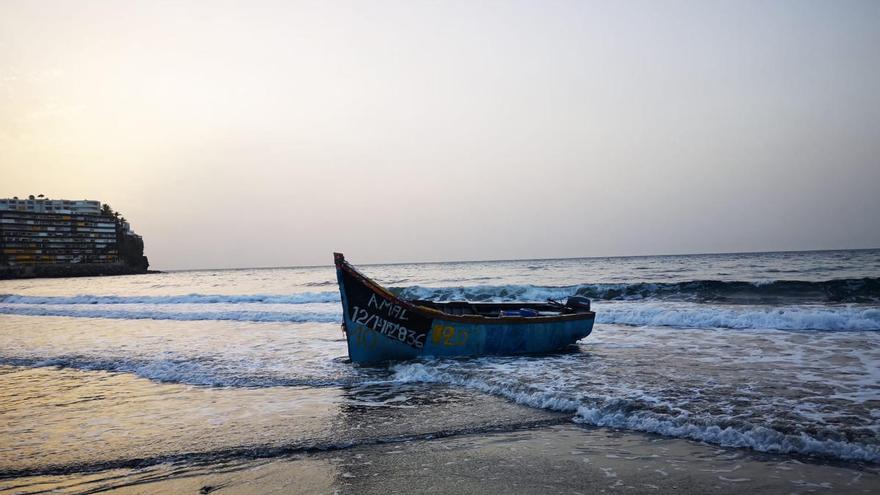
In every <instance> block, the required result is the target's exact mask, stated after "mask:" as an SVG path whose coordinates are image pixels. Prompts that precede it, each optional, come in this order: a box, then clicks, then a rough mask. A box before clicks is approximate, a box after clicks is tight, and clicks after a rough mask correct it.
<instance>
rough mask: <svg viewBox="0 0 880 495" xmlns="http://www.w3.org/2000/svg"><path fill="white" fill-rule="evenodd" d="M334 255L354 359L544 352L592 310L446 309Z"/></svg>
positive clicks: (587, 325)
mask: <svg viewBox="0 0 880 495" xmlns="http://www.w3.org/2000/svg"><path fill="white" fill-rule="evenodd" d="M334 261H335V263H336V276H337V280H338V282H339V291H340V294H341V296H342V311H343V325H344V328H345V333H346V340H347V342H348V355H349V357H350V358H351V360H352V362H355V363H359V364H371V363H379V362H384V361H398V360H408V359H414V358H418V357H465V356H483V355H505V354H536V353H546V352H552V351H556V350H559V349H562V348H564V347H566V346H569V345H571V344H573V343H574V342H576V341H578V340H579V339H582V338H584V337H586V336H587V335H589V334H590V332H591V331H592V330H593V322H594V320H595V316H596V314H595V313H594V312H592V311H579V312H576V313H571V314H557V315H552V316H509V317H508V316H504V317H488V316H483V315H476V314H474V315H454V314H448V313H445V312H443V311H441V310H439V309H435V308H431V307H428V306H422V305H417V304H414V303H413V302H411V301H407V300H405V299H401V298H399V297H397V296H396V295H394V294H392V293H391V292H389V291H388V290H387V289H385V288H384V287H382V286H380V285H379V284H377V283H376V282H374V281H372V280H370V279H369V278H368V277H366V276H365V275H363V274H362V273H360V272H359V271H358V270H357V269H356V268H354V267H353V266H351V265H350V264H349V263H348V262H347V261H345V258H344V257H343V255H342V254H340V253H334ZM529 304H530V303H521V304H520V303H517V304H514V305H513V306H517V305H523V306H526V305H529ZM531 304H532V305H535V306H537V305H543V303H537V304H535V303H531Z"/></svg>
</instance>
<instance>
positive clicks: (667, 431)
mask: <svg viewBox="0 0 880 495" xmlns="http://www.w3.org/2000/svg"><path fill="white" fill-rule="evenodd" d="M392 370H393V371H394V379H395V380H396V381H400V382H424V383H440V384H446V385H455V386H463V387H467V388H471V389H474V390H478V391H481V392H485V393H489V394H492V395H497V396H501V397H505V398H507V399H510V400H512V401H514V402H516V403H518V404H521V405H525V406H529V407H535V408H540V409H549V410H554V411H561V412H569V413H573V414H574V418H573V421H575V422H577V423H582V424H588V425H592V426H603V427H611V428H620V429H627V430H634V431H642V432H648V433H656V434H659V435H664V436H669V437H677V438H687V439H691V440H697V441H702V442H708V443H713V444H716V445H721V446H724V447H745V448H750V449H753V450H757V451H760V452H771V453H785V454H788V453H798V454H804V455H812V456H820V457H830V458H837V459H846V460H858V461H867V462H872V463H876V462H880V446H878V445H876V444H873V443H862V442H858V441H848V440H842V439H839V438H818V437H817V436H814V435H811V434H808V433H806V432H803V431H800V432H798V431H792V432H782V431H778V430H775V429H773V428H768V427H765V426H761V425H755V424H750V423H748V422H746V421H738V422H737V421H732V420H729V419H726V418H724V417H719V416H711V415H708V414H700V413H697V414H688V413H687V412H684V411H679V412H678V414H674V413H672V412H671V411H667V412H662V411H654V410H651V407H650V403H649V402H648V403H645V402H642V401H634V400H627V399H614V398H610V399H609V398H605V399H601V398H591V397H589V396H586V395H584V394H581V393H577V394H570V393H566V392H565V391H562V390H557V389H556V388H555V387H554V385H553V384H544V385H545V386H535V385H534V384H531V382H530V381H528V380H517V379H516V378H512V379H504V378H499V377H497V376H490V377H488V378H486V377H482V376H480V375H479V373H475V372H472V371H471V372H468V371H464V372H457V371H450V369H449V368H446V367H435V366H432V365H431V363H408V364H398V365H396V366H394V367H393V368H392Z"/></svg>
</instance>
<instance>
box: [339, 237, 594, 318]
mask: <svg viewBox="0 0 880 495" xmlns="http://www.w3.org/2000/svg"><path fill="white" fill-rule="evenodd" d="M334 262H335V264H336V269H337V270H340V269H341V270H345V271H346V272H348V273H349V274H350V275H352V276H354V277H355V278H356V279H358V281H360V282H361V283H363V284H364V285H366V286H367V287H368V288H369V289H370V290H372V291H373V292H377V293H379V294H381V295H382V296H383V297H386V298H388V299H391V300H392V301H393V302H394V303H395V304H399V305H401V306H403V307H405V308H406V309H408V310H410V311H413V312H416V313H421V314H422V315H424V316H425V317H428V318H434V319H440V320H446V321H455V322H462V323H479V324H483V325H506V324H536V323H556V322H570V321H580V320H590V319H595V318H596V313H595V312H594V311H584V312H581V313H571V314H567V315H563V314H559V315H554V316H498V317H493V316H482V315H453V314H449V313H445V312H443V311H440V310H438V309H434V308H429V307H426V306H419V305H417V304H413V303H412V302H410V301H408V300H406V299H403V298H401V297H399V296H397V295H395V294H393V293H392V292H391V291H389V290H388V289H386V288H385V287H383V286H381V285H379V284H378V283H377V282H375V281H374V280H372V279H371V278H369V277H367V276H366V275H364V274H363V273H361V272H360V271H359V270H358V269H357V268H355V267H354V266H352V265H351V264H350V263H349V262H348V261H346V260H345V258H344V257H343V255H342V254H339V253H334ZM343 290H345V289H344V288H343ZM536 302H537V301H536ZM523 303H524V304H528V302H525V301H523Z"/></svg>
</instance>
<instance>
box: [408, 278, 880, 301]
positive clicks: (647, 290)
mask: <svg viewBox="0 0 880 495" xmlns="http://www.w3.org/2000/svg"><path fill="white" fill-rule="evenodd" d="M393 290H394V291H395V292H396V293H398V294H400V295H401V296H402V297H405V298H408V299H431V300H439V301H451V300H469V301H510V300H523V301H526V300H529V301H543V300H545V299H547V298H551V299H560V298H564V297H567V296H570V295H575V294H576V295H580V296H585V297H589V298H591V299H596V300H603V301H626V300H642V299H669V300H679V301H691V302H716V303H727V304H780V303H798V302H802V303H872V302H880V278H858V279H839V280H826V281H821V282H804V281H796V280H775V281H768V282H727V281H721V280H694V281H689V282H675V283H647V282H640V283H632V284H580V285H568V286H561V287H547V286H536V285H502V286H492V285H477V286H470V287H420V286H415V287H405V288H404V287H397V288H394V289H393Z"/></svg>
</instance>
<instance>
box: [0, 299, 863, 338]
mask: <svg viewBox="0 0 880 495" xmlns="http://www.w3.org/2000/svg"><path fill="white" fill-rule="evenodd" d="M593 309H594V310H595V311H596V323H597V324H615V325H628V326H636V327H641V326H654V327H658V326H659V327H675V328H726V329H735V330H745V329H776V330H820V331H876V330H880V308H878V307H876V306H863V305H841V306H821V305H801V306H742V305H706V304H695V303H681V302H670V301H667V302H660V301H655V302H648V301H644V302H620V301H615V302H601V301H600V302H598V303H596V304H595V305H594V308H593ZM0 314H9V315H22V316H61V317H74V318H110V319H122V320H178V321H202V320H222V321H244V322H275V323H339V322H341V321H342V314H341V308H340V307H339V305H338V304H333V303H317V304H305V303H303V304H292V305H263V304H247V305H245V304H244V303H242V304H228V305H221V304H192V305H182V304H169V305H164V306H163V305H146V304H128V305H125V304H101V305H97V304H96V305H84V304H43V303H40V304H22V303H3V302H0Z"/></svg>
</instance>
